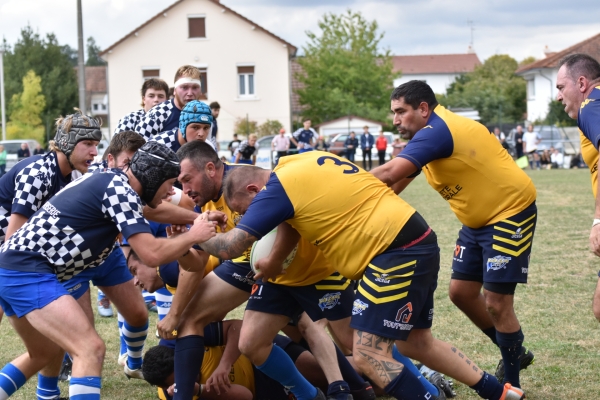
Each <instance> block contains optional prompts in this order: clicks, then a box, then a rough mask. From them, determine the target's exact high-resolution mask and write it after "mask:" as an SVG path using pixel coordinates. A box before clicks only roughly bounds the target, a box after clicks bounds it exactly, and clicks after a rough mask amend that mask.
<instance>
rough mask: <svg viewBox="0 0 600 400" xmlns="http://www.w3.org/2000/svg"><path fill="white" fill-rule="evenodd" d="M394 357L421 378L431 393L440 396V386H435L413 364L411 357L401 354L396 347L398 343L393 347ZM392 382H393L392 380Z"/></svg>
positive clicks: (420, 380)
mask: <svg viewBox="0 0 600 400" xmlns="http://www.w3.org/2000/svg"><path fill="white" fill-rule="evenodd" d="M392 358H393V359H394V360H396V361H398V362H401V363H402V364H403V365H404V369H408V370H409V371H410V372H411V373H412V374H413V375H414V376H416V377H417V378H419V382H421V384H422V385H423V386H425V389H427V391H428V392H429V393H431V394H432V395H434V396H439V394H440V392H439V390H438V388H437V387H435V386H434V385H433V384H432V383H431V382H429V381H428V380H427V379H425V377H424V376H423V374H421V371H419V369H418V368H417V367H416V366H415V364H413V362H412V360H411V359H410V358H408V357H406V356H403V355H402V354H400V351H398V348H397V347H396V345H394V346H393V347H392ZM390 384H391V382H390Z"/></svg>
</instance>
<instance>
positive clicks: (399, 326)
mask: <svg viewBox="0 0 600 400" xmlns="http://www.w3.org/2000/svg"><path fill="white" fill-rule="evenodd" d="M383 326H384V327H386V328H392V329H397V330H399V331H410V330H411V329H412V328H413V326H412V325H411V324H403V323H401V322H394V321H388V320H387V319H384V320H383Z"/></svg>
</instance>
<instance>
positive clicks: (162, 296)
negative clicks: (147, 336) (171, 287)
mask: <svg viewBox="0 0 600 400" xmlns="http://www.w3.org/2000/svg"><path fill="white" fill-rule="evenodd" d="M154 298H155V299H156V311H157V313H158V320H159V321H162V320H163V318H164V317H166V316H167V314H168V313H169V310H170V309H171V303H172V302H173V295H172V294H171V292H169V291H168V290H167V289H166V288H160V289H158V290H157V291H156V292H154Z"/></svg>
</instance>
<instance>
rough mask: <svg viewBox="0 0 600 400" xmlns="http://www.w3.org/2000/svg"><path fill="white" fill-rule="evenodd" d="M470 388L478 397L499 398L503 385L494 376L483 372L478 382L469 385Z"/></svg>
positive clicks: (496, 399)
mask: <svg viewBox="0 0 600 400" xmlns="http://www.w3.org/2000/svg"><path fill="white" fill-rule="evenodd" d="M471 389H473V390H475V391H476V392H477V394H478V395H479V397H481V398H483V399H490V400H499V399H500V397H501V396H502V392H503V391H504V386H503V385H502V384H501V383H500V382H498V379H496V377H495V376H493V375H490V374H488V373H487V372H484V373H483V376H482V377H481V379H480V380H479V382H477V383H476V384H475V385H473V386H471Z"/></svg>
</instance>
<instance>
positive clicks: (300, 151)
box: [298, 147, 313, 154]
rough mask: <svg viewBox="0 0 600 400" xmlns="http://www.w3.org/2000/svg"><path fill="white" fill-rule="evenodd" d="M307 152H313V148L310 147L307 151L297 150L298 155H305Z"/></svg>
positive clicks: (303, 149)
mask: <svg viewBox="0 0 600 400" xmlns="http://www.w3.org/2000/svg"><path fill="white" fill-rule="evenodd" d="M307 151H313V148H312V147H310V148H308V149H305V148H302V149H298V154H302V153H306V152H307Z"/></svg>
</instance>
